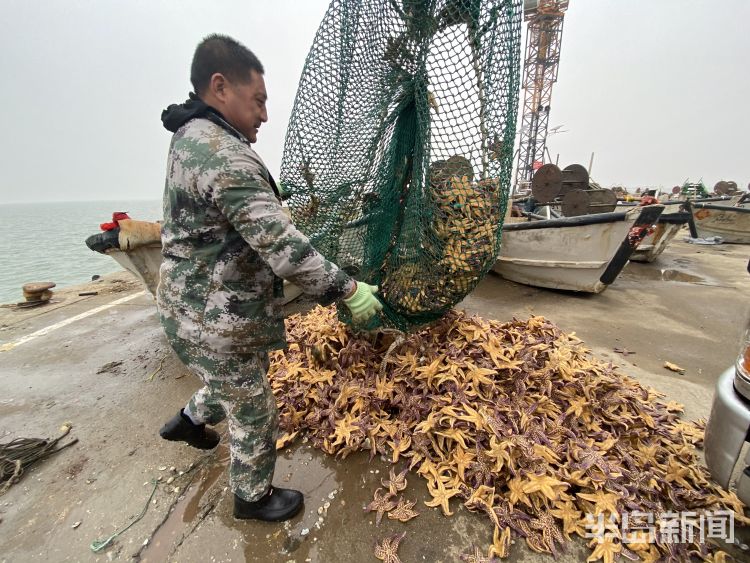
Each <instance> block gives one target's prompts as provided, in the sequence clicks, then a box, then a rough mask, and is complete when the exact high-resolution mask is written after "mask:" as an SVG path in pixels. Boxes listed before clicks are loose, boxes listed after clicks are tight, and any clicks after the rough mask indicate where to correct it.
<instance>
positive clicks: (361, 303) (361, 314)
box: [344, 282, 383, 324]
mask: <svg viewBox="0 0 750 563" xmlns="http://www.w3.org/2000/svg"><path fill="white" fill-rule="evenodd" d="M377 292H378V286H377V285H370V284H367V283H363V282H357V287H356V289H355V290H354V294H353V295H352V296H351V297H347V298H345V299H344V304H345V305H346V306H347V307H349V310H350V311H351V312H352V320H353V321H354V322H355V323H356V324H364V323H366V322H367V321H369V320H370V319H371V318H372V317H373V316H374V315H375V314H376V313H377V312H378V311H381V310H382V309H383V304H382V303H381V302H380V301H379V300H378V298H377V297H375V294H376V293H377Z"/></svg>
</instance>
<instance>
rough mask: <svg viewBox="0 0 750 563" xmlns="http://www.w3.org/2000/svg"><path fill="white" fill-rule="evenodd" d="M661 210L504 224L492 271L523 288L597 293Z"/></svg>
mask: <svg viewBox="0 0 750 563" xmlns="http://www.w3.org/2000/svg"><path fill="white" fill-rule="evenodd" d="M663 210H664V206H663V205H648V206H645V207H636V208H633V209H631V210H629V211H626V212H612V213H596V214H592V215H581V216H579V217H563V218H559V219H551V220H546V221H523V222H511V223H508V222H506V223H505V225H503V234H502V244H501V246H500V256H499V257H498V259H497V262H496V263H495V266H494V267H493V271H495V272H496V273H498V274H500V275H501V276H502V277H504V278H505V279H508V280H511V281H515V282H518V283H523V284H526V285H534V286H538V287H548V288H552V289H565V290H570V291H583V292H590V293H601V292H602V291H604V289H606V287H607V286H608V285H609V284H611V283H612V282H613V281H614V280H615V278H617V276H618V275H619V273H620V272H621V271H622V269H623V268H624V267H625V264H627V262H628V260H629V259H630V256H631V255H632V253H633V251H634V250H635V248H636V247H637V246H638V244H639V243H640V241H641V240H642V238H643V237H644V236H645V235H646V234H647V229H648V228H649V227H650V226H652V225H654V224H655V223H656V221H657V220H658V218H659V215H661V213H662V211H663Z"/></svg>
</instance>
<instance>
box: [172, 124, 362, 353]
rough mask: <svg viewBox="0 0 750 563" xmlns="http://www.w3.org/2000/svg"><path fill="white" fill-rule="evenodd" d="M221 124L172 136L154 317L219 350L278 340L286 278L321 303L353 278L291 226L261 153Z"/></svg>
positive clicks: (279, 343) (267, 345)
mask: <svg viewBox="0 0 750 563" xmlns="http://www.w3.org/2000/svg"><path fill="white" fill-rule="evenodd" d="M213 121H216V119H214V120H213ZM224 125H225V126H224V127H221V126H220V125H219V124H217V123H215V122H212V121H211V120H209V119H206V118H196V119H192V120H190V121H188V122H187V123H186V124H185V125H183V126H182V127H180V128H179V129H178V130H177V132H176V133H175V134H174V136H173V138H172V143H171V146H170V150H169V160H168V166H167V179H166V185H165V188H164V224H163V226H162V254H163V261H162V265H161V270H160V278H161V279H160V283H159V289H158V292H157V305H158V309H159V315H160V318H161V322H162V325H163V326H164V329H165V330H166V332H167V335H169V336H177V337H178V338H182V339H185V340H188V341H190V342H193V343H195V344H198V345H200V346H204V347H206V348H209V349H211V350H213V351H216V352H223V353H248V352H254V351H258V350H264V349H265V350H268V349H274V348H282V347H284V346H285V345H286V337H285V330H284V319H283V314H282V303H283V301H282V298H283V281H282V278H283V279H286V280H289V281H290V282H292V283H294V284H296V285H298V286H299V287H300V288H301V289H302V290H303V291H304V292H305V293H307V294H309V295H311V296H313V297H315V298H316V299H317V300H318V301H319V302H320V303H322V304H328V303H330V302H332V301H334V300H336V299H338V298H340V297H342V296H343V295H346V293H347V292H349V291H350V290H351V289H353V287H354V286H353V284H354V282H353V280H352V279H351V278H350V277H349V276H348V275H347V274H346V273H344V272H343V271H342V270H340V269H339V268H338V267H337V266H336V265H335V264H333V263H331V262H329V261H328V260H326V259H325V258H323V256H322V255H321V254H319V253H318V252H317V251H316V250H315V249H314V248H313V247H312V246H311V244H310V241H309V240H308V239H307V237H305V235H303V234H302V233H301V232H299V231H298V230H297V229H296V228H295V227H294V225H293V224H292V223H291V222H290V220H289V218H288V217H287V216H286V215H285V214H284V212H283V211H282V207H281V203H280V201H279V199H278V198H277V196H276V194H275V192H274V190H273V188H272V187H271V185H270V183H269V182H270V176H269V174H268V170H267V169H266V167H265V165H264V164H263V162H262V161H261V159H260V157H259V156H258V155H257V154H256V152H255V151H254V150H253V149H252V148H251V147H250V144H249V143H248V142H247V140H246V139H245V138H244V137H243V136H242V135H241V134H239V133H237V132H236V131H234V130H233V129H232V128H231V127H230V126H229V125H228V124H224Z"/></svg>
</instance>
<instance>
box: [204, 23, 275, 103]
mask: <svg viewBox="0 0 750 563" xmlns="http://www.w3.org/2000/svg"><path fill="white" fill-rule="evenodd" d="M251 70H254V71H257V72H259V73H260V74H263V65H262V64H260V61H259V60H258V57H256V56H255V55H254V54H253V52H252V51H251V50H250V49H248V48H247V47H245V46H244V45H243V44H242V43H240V42H239V41H237V40H236V39H232V38H231V37H229V36H227V35H220V34H218V33H212V34H211V35H208V36H207V37H205V38H204V39H203V41H201V42H200V43H199V44H198V46H197V47H196V48H195V54H194V55H193V64H192V65H191V67H190V82H192V84H193V89H194V90H195V93H196V94H198V95H201V94H203V93H204V92H205V91H206V89H207V88H208V85H209V83H210V82H211V76H213V75H214V74H215V73H217V72H219V73H221V74H223V75H224V76H226V77H227V78H228V79H229V80H235V81H237V82H241V83H246V82H247V81H248V80H249V79H250V78H249V75H250V71H251Z"/></svg>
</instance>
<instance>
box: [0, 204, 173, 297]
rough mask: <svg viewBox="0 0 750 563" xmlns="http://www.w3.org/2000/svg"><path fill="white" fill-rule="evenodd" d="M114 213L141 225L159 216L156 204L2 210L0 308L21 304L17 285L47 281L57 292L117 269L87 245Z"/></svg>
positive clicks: (24, 206) (26, 206)
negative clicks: (0, 306) (137, 221)
mask: <svg viewBox="0 0 750 563" xmlns="http://www.w3.org/2000/svg"><path fill="white" fill-rule="evenodd" d="M115 211H127V212H128V215H130V218H131V219H139V220H142V221H160V220H161V217H162V207H161V201H158V200H153V201H88V202H65V203H18V204H5V205H0V303H16V302H19V301H23V300H24V297H23V293H22V291H21V286H22V285H23V284H25V283H28V282H42V281H51V282H55V283H56V284H57V288H60V287H65V286H70V285H76V284H80V283H85V282H88V281H91V278H92V276H94V275H102V274H107V273H110V272H115V271H118V270H121V269H122V267H121V266H120V265H119V264H117V262H115V260H114V259H112V258H110V257H109V256H105V255H104V254H99V253H98V252H94V251H92V250H89V248H88V247H87V246H86V243H85V240H86V238H88V237H89V236H90V235H93V234H96V233H100V232H101V230H100V228H99V225H100V224H101V223H106V222H109V221H111V220H112V213H113V212H115ZM53 291H54V290H53Z"/></svg>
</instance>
